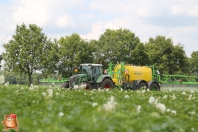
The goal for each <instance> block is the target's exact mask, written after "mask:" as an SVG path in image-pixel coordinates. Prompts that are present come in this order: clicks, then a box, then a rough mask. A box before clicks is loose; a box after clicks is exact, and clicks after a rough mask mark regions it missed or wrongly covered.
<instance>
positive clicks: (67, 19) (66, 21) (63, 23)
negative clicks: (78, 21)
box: [56, 13, 76, 27]
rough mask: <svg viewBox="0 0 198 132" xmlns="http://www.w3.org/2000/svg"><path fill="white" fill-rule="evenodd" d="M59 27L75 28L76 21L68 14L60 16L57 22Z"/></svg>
mask: <svg viewBox="0 0 198 132" xmlns="http://www.w3.org/2000/svg"><path fill="white" fill-rule="evenodd" d="M56 25H57V26H58V27H75V26H76V25H75V21H74V19H73V18H72V17H71V15H69V14H68V13H67V14H65V15H63V16H60V17H59V18H58V20H57V22H56Z"/></svg>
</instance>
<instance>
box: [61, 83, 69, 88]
mask: <svg viewBox="0 0 198 132" xmlns="http://www.w3.org/2000/svg"><path fill="white" fill-rule="evenodd" d="M61 88H69V82H65V83H63V84H62V85H61Z"/></svg>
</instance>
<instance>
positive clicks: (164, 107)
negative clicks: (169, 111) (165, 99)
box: [156, 103, 166, 113]
mask: <svg viewBox="0 0 198 132" xmlns="http://www.w3.org/2000/svg"><path fill="white" fill-rule="evenodd" d="M156 108H158V109H159V110H160V111H161V112H162V113H164V112H165V111H166V106H165V105H164V104H161V103H157V104H156Z"/></svg>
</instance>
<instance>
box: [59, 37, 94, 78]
mask: <svg viewBox="0 0 198 132" xmlns="http://www.w3.org/2000/svg"><path fill="white" fill-rule="evenodd" d="M58 44H59V50H58V51H59V52H58V53H59V62H58V68H59V73H60V74H62V75H63V77H68V76H70V75H71V74H72V73H73V71H74V68H75V67H76V66H79V65H80V64H81V63H92V62H93V57H92V53H93V49H94V47H93V44H89V43H88V42H86V41H85V40H83V39H81V37H80V36H79V35H78V34H72V35H71V36H65V37H61V38H60V40H59V41H58Z"/></svg>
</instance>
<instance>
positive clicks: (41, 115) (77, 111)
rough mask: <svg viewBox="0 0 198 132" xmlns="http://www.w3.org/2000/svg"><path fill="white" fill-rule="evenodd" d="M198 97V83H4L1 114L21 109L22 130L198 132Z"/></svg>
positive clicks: (28, 131)
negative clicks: (127, 86) (136, 86)
mask: <svg viewBox="0 0 198 132" xmlns="http://www.w3.org/2000/svg"><path fill="white" fill-rule="evenodd" d="M197 98H198V91H197V90H196V89H188V90H186V89H182V88H181V89H179V90H178V89H177V90H175V88H162V90H161V91H145V90H136V91H130V90H129V91H124V90H118V89H112V90H92V91H89V90H66V89H61V88H59V87H58V86H32V87H27V86H20V85H19V86H16V85H8V86H5V85H0V119H1V120H2V121H3V119H4V115H8V114H11V113H14V114H17V120H18V121H19V131H20V132H46V131H54V132H55V131H57V132H58V131H59V132H73V131H77V132H78V131H79V132H80V131H84V132H102V131H105V132H120V131H125V132H159V131H160V132H169V131H174V132H186V131H188V132H190V131H192V132H193V131H194V132H196V131H198V126H197V122H198V107H197V104H198V100H197ZM3 128H4V127H3V125H0V129H3ZM9 131H14V130H13V129H10V130H9Z"/></svg>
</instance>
